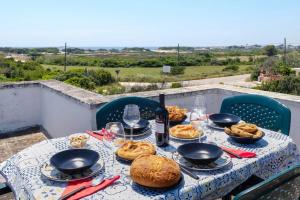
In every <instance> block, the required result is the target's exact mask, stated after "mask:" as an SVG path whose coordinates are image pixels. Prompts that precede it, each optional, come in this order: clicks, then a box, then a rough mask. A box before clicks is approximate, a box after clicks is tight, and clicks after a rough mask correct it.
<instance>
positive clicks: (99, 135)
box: [85, 128, 114, 140]
mask: <svg viewBox="0 0 300 200" xmlns="http://www.w3.org/2000/svg"><path fill="white" fill-rule="evenodd" d="M85 132H86V133H87V134H89V135H90V136H92V137H94V138H97V139H98V140H103V139H108V140H111V139H112V138H114V135H113V134H112V133H110V132H108V131H107V130H105V129H104V128H103V129H102V130H101V131H97V132H95V131H89V130H87V131H85Z"/></svg>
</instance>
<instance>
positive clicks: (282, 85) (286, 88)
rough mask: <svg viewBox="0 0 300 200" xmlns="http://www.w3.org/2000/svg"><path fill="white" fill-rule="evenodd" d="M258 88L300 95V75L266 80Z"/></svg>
mask: <svg viewBox="0 0 300 200" xmlns="http://www.w3.org/2000/svg"><path fill="white" fill-rule="evenodd" d="M257 89H261V90H265V91H272V92H280V93H286V94H293V95H300V77H296V76H285V77H283V78H282V79H280V80H276V81H268V82H265V83H263V84H262V85H261V86H259V87H257Z"/></svg>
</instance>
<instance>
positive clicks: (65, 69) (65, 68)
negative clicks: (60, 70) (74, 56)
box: [64, 42, 67, 71]
mask: <svg viewBox="0 0 300 200" xmlns="http://www.w3.org/2000/svg"><path fill="white" fill-rule="evenodd" d="M64 71H67V43H66V42H65V67H64Z"/></svg>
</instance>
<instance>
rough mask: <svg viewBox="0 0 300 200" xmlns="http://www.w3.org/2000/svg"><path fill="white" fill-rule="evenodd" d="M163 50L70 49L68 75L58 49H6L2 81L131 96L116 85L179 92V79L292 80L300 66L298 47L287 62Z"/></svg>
mask: <svg viewBox="0 0 300 200" xmlns="http://www.w3.org/2000/svg"><path fill="white" fill-rule="evenodd" d="M159 50H162V51H165V52H162V51H151V50H149V49H147V48H140V47H132V48H123V49H121V50H119V49H110V50H108V49H97V50H91V49H81V48H68V49H67V71H66V72H64V71H63V68H64V64H65V57H64V55H63V54H60V52H59V49H58V48H6V47H4V48H0V52H4V53H7V54H8V55H9V56H10V57H11V56H12V57H13V58H4V56H2V57H1V55H0V81H1V82H3V81H24V80H41V79H44V80H47V79H56V80H59V81H63V82H65V83H68V84H72V85H75V86H78V87H81V88H85V89H88V90H92V91H96V92H98V93H101V94H117V93H123V92H128V91H125V88H124V87H123V86H121V85H120V84H119V83H117V82H119V81H120V82H150V83H163V84H164V83H166V82H175V83H173V84H172V85H171V87H172V88H176V87H182V85H181V83H180V81H184V80H195V79H204V78H212V77H223V76H232V75H238V74H245V73H252V74H251V78H252V80H256V79H257V77H258V76H259V73H260V72H261V71H263V72H267V73H270V74H275V75H277V74H280V75H282V76H290V75H292V74H293V71H292V70H291V67H300V59H299V58H300V56H299V50H297V49H294V50H293V51H292V52H289V53H288V55H287V57H286V58H285V59H283V56H282V52H283V46H273V45H268V46H265V47H262V46H259V45H253V46H251V47H249V46H248V47H245V46H229V47H226V48H213V49H211V48H195V47H180V51H181V52H182V53H180V55H179V57H178V55H177V53H176V50H177V47H160V48H159ZM10 54H11V55H10ZM18 54H24V55H25V57H26V58H24V60H26V62H18V61H15V60H14V59H16V60H18V59H20V58H19V57H18ZM22 59H23V57H22ZM28 60H30V61H28ZM163 65H170V66H171V73H169V74H165V73H162V66H163ZM274 84H275V83H274ZM278 85H280V84H279V83H278ZM264 87H265V88H267V86H264ZM274 87H275V86H274ZM265 88H264V89H265ZM272 88H273V86H272ZM155 89H158V88H157V85H156V84H151V85H149V86H148V87H142V86H139V85H138V84H137V85H136V86H133V87H132V88H131V89H130V91H131V92H137V91H145V90H155ZM127 90H128V89H127Z"/></svg>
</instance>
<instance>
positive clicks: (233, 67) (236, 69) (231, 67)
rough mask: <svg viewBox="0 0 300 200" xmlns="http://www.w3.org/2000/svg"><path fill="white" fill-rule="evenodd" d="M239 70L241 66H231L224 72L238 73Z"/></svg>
mask: <svg viewBox="0 0 300 200" xmlns="http://www.w3.org/2000/svg"><path fill="white" fill-rule="evenodd" d="M238 70H239V66H237V65H229V66H226V67H225V68H224V69H223V70H222V71H234V72H237V71H238Z"/></svg>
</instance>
